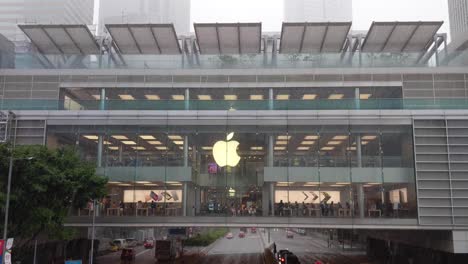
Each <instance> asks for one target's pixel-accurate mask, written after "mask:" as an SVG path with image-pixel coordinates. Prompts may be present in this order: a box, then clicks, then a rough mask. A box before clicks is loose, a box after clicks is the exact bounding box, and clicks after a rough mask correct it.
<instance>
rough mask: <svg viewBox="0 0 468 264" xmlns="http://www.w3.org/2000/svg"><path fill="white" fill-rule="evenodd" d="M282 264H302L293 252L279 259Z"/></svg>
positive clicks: (286, 253)
mask: <svg viewBox="0 0 468 264" xmlns="http://www.w3.org/2000/svg"><path fill="white" fill-rule="evenodd" d="M279 263H281V264H286V263H287V264H301V262H300V261H299V258H298V257H297V256H296V255H294V253H292V252H285V253H284V254H283V255H282V256H281V258H280V259H279Z"/></svg>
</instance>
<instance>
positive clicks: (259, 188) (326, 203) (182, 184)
mask: <svg viewBox="0 0 468 264" xmlns="http://www.w3.org/2000/svg"><path fill="white" fill-rule="evenodd" d="M217 122H218V121H213V123H209V122H208V123H206V122H205V123H203V122H202V123H201V124H199V125H165V126H149V125H148V126H122V125H107V126H49V127H48V134H47V145H48V146H49V147H59V146H65V145H69V146H74V147H75V148H76V149H78V150H79V152H80V154H81V155H82V157H83V159H85V160H88V161H90V162H93V163H95V164H96V166H97V173H98V174H100V175H103V176H106V177H108V178H109V184H108V196H107V197H106V198H105V199H103V200H102V201H101V202H100V203H99V205H98V206H99V208H98V210H99V214H98V215H99V216H138V217H143V216H225V217H237V216H258V217H260V216H264V217H267V216H276V217H345V218H353V219H354V218H371V217H372V218H374V217H391V218H408V217H409V218H415V217H416V211H417V210H416V194H415V177H414V165H413V164H414V162H413V147H412V131H411V127H410V126H390V125H389V126H386V125H385V126H383V125H382V126H355V125H352V126H351V125H346V126H345V125H323V126H309V125H304V126H291V125H278V126H260V125H239V124H236V122H232V121H229V120H228V117H226V121H225V122H224V123H223V124H218V123H217ZM89 211H90V210H89V208H81V210H79V209H78V208H76V209H75V210H74V212H73V214H80V215H87V214H88V213H89Z"/></svg>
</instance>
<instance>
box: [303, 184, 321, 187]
mask: <svg viewBox="0 0 468 264" xmlns="http://www.w3.org/2000/svg"><path fill="white" fill-rule="evenodd" d="M303 186H304V187H317V186H318V185H317V184H304V185H303Z"/></svg>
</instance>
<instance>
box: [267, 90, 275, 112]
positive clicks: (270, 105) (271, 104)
mask: <svg viewBox="0 0 468 264" xmlns="http://www.w3.org/2000/svg"><path fill="white" fill-rule="evenodd" d="M274 107H275V106H274V97H273V89H272V88H270V89H268V109H269V110H273V109H274Z"/></svg>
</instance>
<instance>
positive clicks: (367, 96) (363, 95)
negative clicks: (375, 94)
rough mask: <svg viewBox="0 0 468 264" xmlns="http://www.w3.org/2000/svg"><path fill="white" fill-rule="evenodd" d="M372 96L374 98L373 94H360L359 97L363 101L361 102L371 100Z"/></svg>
mask: <svg viewBox="0 0 468 264" xmlns="http://www.w3.org/2000/svg"><path fill="white" fill-rule="evenodd" d="M371 96H372V94H360V95H359V99H361V100H367V99H369V97H371Z"/></svg>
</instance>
